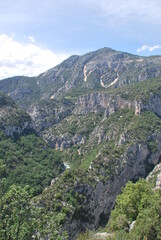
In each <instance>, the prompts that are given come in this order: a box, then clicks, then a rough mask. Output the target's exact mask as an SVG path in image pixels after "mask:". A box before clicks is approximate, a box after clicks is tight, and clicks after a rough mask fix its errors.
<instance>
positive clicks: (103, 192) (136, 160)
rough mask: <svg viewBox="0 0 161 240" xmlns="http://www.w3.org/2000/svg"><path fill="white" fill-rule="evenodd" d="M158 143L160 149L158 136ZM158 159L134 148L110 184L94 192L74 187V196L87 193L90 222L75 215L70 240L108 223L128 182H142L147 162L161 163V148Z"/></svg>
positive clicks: (143, 148) (70, 223)
mask: <svg viewBox="0 0 161 240" xmlns="http://www.w3.org/2000/svg"><path fill="white" fill-rule="evenodd" d="M157 139H158V146H160V144H161V141H160V137H159V136H158V137H157ZM157 156H158V157H157V160H156V156H155V155H150V152H149V149H148V147H147V145H146V144H144V143H142V144H135V145H133V146H131V147H129V148H128V150H127V152H126V153H125V155H124V164H122V166H121V167H120V169H119V171H118V173H117V174H116V175H115V177H114V179H111V180H109V181H107V183H103V182H101V181H99V182H98V183H97V185H96V186H95V187H94V188H92V187H91V186H90V185H81V186H79V185H78V186H77V185H76V186H75V187H74V191H75V192H79V193H82V194H83V195H84V193H85V196H86V198H85V201H84V203H82V205H81V209H82V212H83V211H84V213H86V212H88V217H89V218H88V220H87V219H86V220H85V219H78V216H77V215H76V214H75V213H74V214H73V215H72V216H71V217H70V219H68V220H67V222H66V224H65V227H64V230H66V231H67V232H68V233H69V239H70V240H73V239H76V235H77V234H78V233H79V232H81V231H85V230H86V228H89V229H96V228H97V227H98V226H99V225H100V224H101V221H103V220H105V219H106V220H108V217H109V215H110V212H111V210H112V209H113V207H114V204H115V199H116V197H117V195H118V194H120V192H121V188H122V187H123V186H125V184H126V183H127V181H129V180H132V181H137V180H138V179H139V178H144V177H146V176H147V173H148V172H147V165H148V162H149V161H150V162H151V164H152V165H153V166H155V165H156V164H157V163H158V162H159V159H160V157H161V148H159V147H158V153H157ZM91 171H92V170H91ZM148 171H150V170H148ZM157 186H160V174H158V177H157Z"/></svg>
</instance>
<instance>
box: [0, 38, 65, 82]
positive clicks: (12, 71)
mask: <svg viewBox="0 0 161 240" xmlns="http://www.w3.org/2000/svg"><path fill="white" fill-rule="evenodd" d="M0 53H1V54H0V79H3V78H7V77H11V76H17V75H26V76H36V75H38V74H40V73H42V72H44V71H46V70H48V69H49V68H52V67H54V66H56V65H57V64H59V63H60V62H62V61H63V60H64V59H66V58H67V57H68V56H69V55H68V54H62V53H60V54H59V53H58V54H57V53H54V52H53V51H51V50H49V49H45V48H42V47H41V46H39V45H38V44H37V43H36V40H35V39H34V37H32V36H24V37H23V40H16V38H15V36H14V35H11V36H9V35H6V34H1V35H0Z"/></svg>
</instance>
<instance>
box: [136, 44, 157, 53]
mask: <svg viewBox="0 0 161 240" xmlns="http://www.w3.org/2000/svg"><path fill="white" fill-rule="evenodd" d="M160 48H161V46H160V45H159V44H157V45H154V46H148V45H143V46H142V47H141V48H138V49H137V52H143V51H146V50H148V51H149V52H153V51H154V50H156V49H160Z"/></svg>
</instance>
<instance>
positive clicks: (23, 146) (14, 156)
mask: <svg viewBox="0 0 161 240" xmlns="http://www.w3.org/2000/svg"><path fill="white" fill-rule="evenodd" d="M1 168H2V169H3V170H2V172H1ZM63 171H64V165H63V162H62V154H61V153H58V152H55V151H54V150H53V149H51V148H50V147H49V146H48V145H47V144H46V143H45V142H44V141H43V140H42V139H41V138H40V137H38V136H36V134H35V133H34V130H33V128H32V124H31V118H30V116H29V115H28V114H27V113H25V112H24V111H22V110H20V109H19V108H18V107H17V106H16V105H15V103H14V102H13V101H12V100H11V99H10V98H9V97H8V96H6V95H4V94H0V172H1V175H0V176H1V179H3V178H5V179H6V181H5V188H6V189H8V188H9V187H10V186H11V185H12V184H18V185H21V186H24V185H26V184H28V185H30V187H33V188H34V193H35V194H38V193H40V192H42V190H43V189H44V188H45V187H46V186H48V185H50V182H51V180H52V179H53V178H55V177H56V176H57V175H58V174H60V173H61V172H63Z"/></svg>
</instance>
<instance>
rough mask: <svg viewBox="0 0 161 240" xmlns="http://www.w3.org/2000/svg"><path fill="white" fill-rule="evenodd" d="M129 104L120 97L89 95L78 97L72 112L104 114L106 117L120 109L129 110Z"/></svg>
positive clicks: (102, 94) (101, 94) (99, 94)
mask: <svg viewBox="0 0 161 240" xmlns="http://www.w3.org/2000/svg"><path fill="white" fill-rule="evenodd" d="M132 105H134V104H132V103H131V102H129V101H127V100H124V99H123V98H121V97H120V96H116V97H115V98H114V97H113V96H112V95H110V94H107V93H102V92H99V93H91V94H88V95H85V96H80V97H79V98H78V100H77V103H76V106H75V108H74V110H73V113H74V114H86V113H89V112H94V113H99V112H101V111H103V112H105V113H106V116H109V115H111V114H113V113H114V112H115V111H117V110H118V109H120V108H131V107H132Z"/></svg>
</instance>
